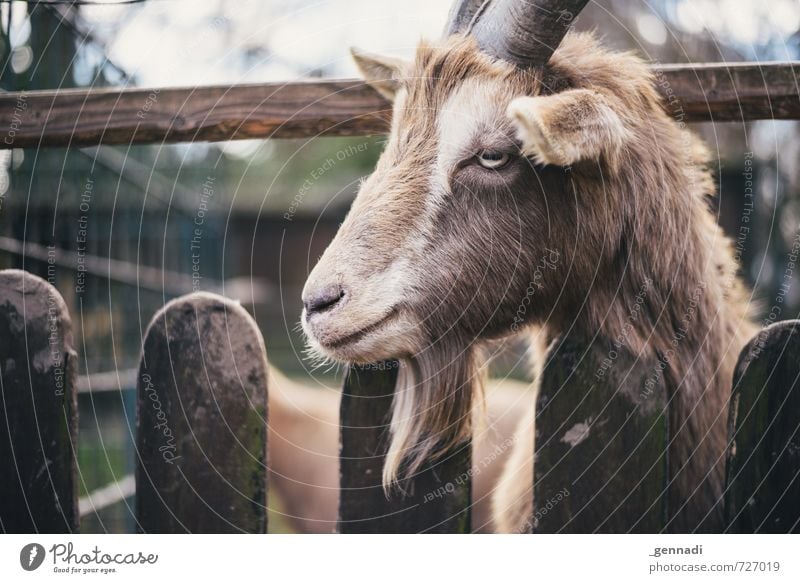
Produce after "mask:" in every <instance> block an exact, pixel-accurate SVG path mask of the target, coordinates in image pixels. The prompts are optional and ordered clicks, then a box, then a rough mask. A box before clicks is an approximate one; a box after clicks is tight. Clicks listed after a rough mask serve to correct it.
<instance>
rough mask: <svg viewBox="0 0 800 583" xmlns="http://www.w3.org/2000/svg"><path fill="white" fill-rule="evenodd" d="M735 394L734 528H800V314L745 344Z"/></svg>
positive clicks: (730, 524)
mask: <svg viewBox="0 0 800 583" xmlns="http://www.w3.org/2000/svg"><path fill="white" fill-rule="evenodd" d="M731 399H732V400H731V410H730V422H729V430H730V432H731V433H730V441H731V445H730V447H729V449H728V466H727V474H728V476H727V477H728V481H727V488H726V490H725V514H726V524H727V530H728V531H729V532H736V533H753V532H768V533H800V320H790V321H786V322H779V323H777V324H773V325H772V326H769V327H768V328H765V329H764V330H762V331H761V332H760V333H759V334H758V335H757V336H756V337H755V338H753V340H751V341H750V342H749V343H748V344H747V346H745V348H744V350H742V354H741V356H740V357H739V362H738V364H737V366H736V373H735V374H734V381H733V394H732V397H731Z"/></svg>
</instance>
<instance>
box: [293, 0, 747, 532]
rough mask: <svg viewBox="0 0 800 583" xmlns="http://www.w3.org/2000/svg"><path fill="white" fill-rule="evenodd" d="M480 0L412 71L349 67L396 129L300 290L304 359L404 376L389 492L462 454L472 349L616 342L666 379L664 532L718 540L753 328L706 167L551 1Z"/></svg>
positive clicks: (474, 382)
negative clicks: (741, 366) (637, 307)
mask: <svg viewBox="0 0 800 583" xmlns="http://www.w3.org/2000/svg"><path fill="white" fill-rule="evenodd" d="M486 4H487V3H483V4H481V6H480V7H476V4H475V3H474V2H472V3H467V8H468V10H467V11H466V12H463V11H462V12H458V8H457V10H456V12H455V14H456V16H455V17H454V22H455V23H456V24H455V25H451V28H450V30H449V32H454V34H450V35H449V36H447V38H445V39H444V40H443V41H442V42H440V43H439V44H437V45H434V44H431V43H428V42H421V43H420V45H419V46H418V48H417V50H416V54H415V57H414V59H413V60H412V61H411V62H405V61H402V60H399V59H397V58H393V57H381V56H377V55H371V54H367V53H363V52H359V51H354V58H355V60H356V63H357V64H358V66H359V68H360V70H361V72H362V73H363V75H364V77H365V80H366V81H367V82H368V83H370V84H371V85H372V86H373V87H374V88H375V89H376V90H377V91H378V92H380V93H381V94H382V95H384V96H385V97H387V98H388V99H390V100H391V101H392V103H393V117H392V123H391V130H390V134H389V138H388V142H387V144H386V148H385V150H384V152H383V153H382V155H381V158H380V160H379V161H378V163H377V166H376V169H375V171H374V172H373V173H372V174H371V175H370V176H369V177H368V178H367V179H366V180H365V181H364V182H363V183H362V185H361V188H360V190H359V192H358V195H357V197H356V199H355V201H354V203H353V206H352V208H351V210H350V212H349V214H348V216H347V217H346V219H345V221H344V222H343V224H342V225H341V228H340V229H339V231H338V233H337V235H336V237H335V238H334V240H333V241H332V242H331V244H330V246H329V247H328V248H327V249H326V251H325V252H324V254H323V255H322V257H321V258H320V260H319V262H318V263H317V265H316V266H315V267H314V269H313V270H312V272H311V274H310V275H309V277H308V280H307V282H306V284H305V287H304V290H303V294H302V299H303V304H304V310H303V315H302V325H303V328H304V331H305V333H306V335H307V338H308V342H309V345H310V347H311V349H312V350H313V351H315V352H316V353H318V354H319V355H322V356H324V357H326V358H330V359H334V360H337V361H342V362H353V363H368V362H374V361H378V360H385V359H398V360H399V361H400V363H401V369H400V375H399V379H398V384H397V387H396V392H395V397H394V403H393V413H392V418H391V427H390V434H391V443H390V445H389V449H388V453H387V457H386V461H385V467H384V473H383V480H384V484H385V487H386V489H387V492H389V493H390V494H391V490H392V488H393V486H394V485H399V486H400V487H401V488H402V484H403V483H404V481H405V480H407V479H408V478H409V477H410V476H411V475H413V474H414V473H415V472H416V471H418V470H419V469H420V467H421V466H422V465H423V464H426V463H431V462H432V461H434V460H436V459H437V456H439V455H441V453H443V452H444V451H446V450H447V449H448V448H450V447H452V446H454V445H455V444H457V443H459V442H462V441H463V440H465V439H467V438H469V436H470V434H471V432H472V426H471V419H472V415H471V412H472V410H473V407H474V406H475V404H476V403H477V402H478V401H479V400H480V390H481V387H480V380H479V379H480V370H479V369H480V360H479V358H478V356H477V355H478V354H479V351H480V347H481V345H482V344H484V343H485V342H486V341H489V340H492V339H496V338H501V337H504V336H507V335H509V334H511V333H512V332H514V331H515V330H516V329H518V328H520V327H523V326H524V327H529V330H530V337H531V344H532V346H534V347H535V349H534V352H535V353H536V354H541V353H542V350H543V348H542V347H544V346H546V345H547V343H548V342H549V341H550V340H551V339H552V338H553V337H554V336H555V335H557V334H558V333H559V332H563V331H567V330H572V331H573V332H574V331H578V332H581V333H583V334H585V336H586V337H587V338H590V337H592V336H593V335H595V334H596V333H599V334H601V335H602V336H605V337H607V338H624V339H625V344H626V348H627V349H628V350H630V351H631V352H632V353H633V354H635V355H643V356H649V357H653V358H656V359H658V361H659V362H661V363H662V364H663V367H664V372H663V377H664V382H665V384H666V386H667V390H668V394H669V396H670V399H669V405H668V407H669V411H668V419H669V424H670V426H671V427H674V428H676V430H675V433H674V435H675V437H674V439H673V440H672V442H671V443H670V444H669V446H668V455H669V469H668V471H669V475H670V485H669V496H670V499H674V500H676V501H680V502H681V504H675V506H674V507H675V508H677V507H678V506H681V508H680V510H678V511H676V514H675V516H673V517H671V528H672V529H673V530H676V531H683V532H685V531H693V530H716V529H718V528H719V520H720V519H721V517H720V513H719V511H718V510H717V508H719V505H718V504H717V503H718V500H719V498H720V495H721V492H722V483H723V466H722V459H723V457H724V456H723V452H724V449H725V445H726V422H727V416H726V410H727V401H728V397H729V392H730V385H731V379H732V375H733V369H734V366H735V362H736V358H737V356H738V354H739V352H740V350H741V348H742V347H743V345H744V343H745V342H746V340H747V339H749V337H750V336H751V335H752V333H753V325H752V323H751V321H750V318H749V316H748V309H747V304H748V302H747V299H748V294H747V291H746V289H745V286H744V285H743V284H742V283H741V281H740V279H739V277H738V275H737V266H736V264H735V261H734V259H733V253H732V249H731V244H730V242H729V240H728V239H727V238H726V237H725V235H724V234H723V233H722V231H721V229H720V228H719V227H718V225H717V224H716V222H715V220H714V215H713V213H712V211H711V209H710V206H709V201H710V199H711V197H712V196H713V195H714V193H715V186H714V181H713V178H712V175H711V173H710V171H709V170H708V168H707V165H708V162H709V152H708V150H707V149H706V148H705V146H704V145H703V144H702V142H701V141H700V140H699V139H698V138H697V137H696V136H695V135H693V134H692V133H691V132H690V131H689V130H688V129H686V127H685V126H684V125H683V124H682V123H680V122H679V121H676V120H674V119H672V118H671V117H670V116H669V115H668V114H667V113H666V112H665V109H664V107H663V104H662V100H661V98H660V96H659V93H658V92H657V91H656V89H655V80H654V78H653V76H652V74H651V72H650V70H649V68H648V66H647V65H646V63H645V62H643V61H642V60H641V59H640V58H638V57H637V56H635V55H634V54H631V53H620V52H612V51H609V50H606V49H604V48H603V47H602V46H601V45H600V43H599V42H598V41H597V40H596V39H595V38H594V36H593V35H591V34H585V33H584V34H578V33H566V35H565V29H566V27H565V26H563V25H558V24H556V22H555V19H557V18H560V17H561V16H559V15H560V14H561V15H562V16H563V14H562V13H560V12H559V11H557V10H551V11H550V12H548V11H547V10H545V8H546V6H545V5H548V2H538V3H537V4H538V5H539V7H535V8H524V7H525V6H527V5H526V3H524V2H518V3H517V2H514V0H497V1H496V2H494V3H489V7H488V8H486ZM558 4H559V3H558V2H550V3H549V6H550V8H551V9H552V8H553V7H554V6H557V5H558ZM561 4H562V5H563V4H565V3H564V2H561ZM566 4H571V5H574V6H576V7H577V10H579V9H580V8H582V7H583V5H584V4H585V1H582V0H578V1H573V2H571V3H569V2H567V3H566ZM542 6H544V8H542ZM521 7H523V8H521ZM542 10H544V11H545V13H546V14H544V15H543V13H542ZM570 20H571V18H570ZM466 21H469V25H468V26H466V28H465V25H464V22H466ZM459 27H460V28H459ZM554 30H555V31H556V32H553V31H554ZM498 31H504V32H503V34H502V35H500V33H499V32H498ZM537 31H538V32H540V33H541V35H540V36H537ZM559 31H560V32H559ZM564 35H565V36H564ZM562 36H563V37H564V38H563V42H561V44H560V46H559V47H558V48H557V49H556V50H555V51H554V52H553V50H552V49H549V50H548V45H549V46H555V45H557V44H558V41H559V40H561V37H562ZM542 38H545V40H546V41H547V42H543V41H542ZM526 43H527V44H526ZM551 53H552V54H551ZM543 264H544V265H545V268H544V269H542V267H541V266H542V265H543ZM531 286H533V287H531ZM530 289H533V290H534V292H535V293H534V295H533V299H532V301H530V302H529V305H526V309H525V310H523V311H522V314H521V313H520V310H519V309H518V308H519V306H520V303H521V301H522V300H523V298H526V297H528V294H529V293H530V291H529V290H530ZM642 289H646V293H645V294H644V298H643V304H642V310H641V315H640V317H638V318H637V319H636V320H635V321H634V322H633V323H632V326H630V325H628V324H629V323H628V322H627V320H628V319H627V318H626V314H627V313H628V312H629V309H630V306H631V304H632V302H633V300H634V297H635V295H636V294H637V293H638V292H639V291H640V290H642ZM623 332H624V334H623ZM529 413H530V415H531V417H529V419H528V420H527V422H526V423H524V424H523V425H522V426H521V428H520V436H519V438H518V439H517V443H518V444H519V445H518V446H517V447H519V448H520V449H519V451H517V452H514V453H512V454H511V456H510V461H509V463H508V464H507V468H506V476H505V477H504V478H502V479H501V485H500V487H498V489H497V491H496V494H495V509H496V510H495V512H496V516H495V520H496V523H497V525H498V529H499V530H501V531H508V532H513V531H518V530H521V529H524V528H525V526H524V525H525V524H526V523H527V522H528V521H529V518H530V515H531V511H532V507H531V505H532V492H531V483H532V482H531V481H532V479H533V459H532V456H533V440H534V436H533V417H532V415H534V411H532V410H531V411H529ZM683 502H685V504H684V503H683Z"/></svg>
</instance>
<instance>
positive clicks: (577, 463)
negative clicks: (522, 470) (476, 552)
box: [532, 336, 668, 533]
mask: <svg viewBox="0 0 800 583" xmlns="http://www.w3.org/2000/svg"><path fill="white" fill-rule="evenodd" d="M554 346H555V347H554V348H553V349H552V350H551V351H550V354H548V356H547V364H546V366H545V369H544V372H543V376H542V385H541V389H540V392H539V397H538V401H537V412H536V442H535V443H536V446H535V447H536V455H535V458H534V459H535V476H536V480H535V481H534V495H533V501H534V516H533V520H532V522H533V524H532V527H533V528H532V530H533V531H534V532H544V533H554V532H573V533H592V532H610V533H619V532H659V531H660V530H661V529H662V527H663V526H664V525H665V524H666V520H667V496H666V490H665V488H666V485H667V482H668V480H667V471H668V470H667V455H666V445H667V418H666V402H667V399H666V388H665V385H664V382H663V378H662V375H661V374H660V373H659V369H658V367H657V362H656V361H655V360H653V361H649V360H643V359H641V358H640V359H637V358H636V357H635V356H634V355H632V354H630V353H629V352H628V351H626V350H625V349H624V348H620V347H619V346H614V345H612V343H611V342H608V341H606V340H604V339H597V340H596V341H595V342H593V343H588V342H586V341H585V340H583V339H580V338H573V337H570V336H567V337H565V338H562V339H560V340H559V341H558V342H557V343H556V344H555V345H554Z"/></svg>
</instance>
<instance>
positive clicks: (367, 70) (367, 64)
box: [350, 47, 406, 101]
mask: <svg viewBox="0 0 800 583" xmlns="http://www.w3.org/2000/svg"><path fill="white" fill-rule="evenodd" d="M350 53H351V54H352V55H353V60H354V61H355V62H356V65H357V66H358V69H359V71H361V74H362V75H363V76H364V80H365V81H366V82H367V83H369V85H370V86H371V87H372V88H373V89H375V90H376V91H377V92H378V93H380V94H381V95H383V96H384V97H385V98H386V99H388V100H389V101H393V100H394V95H395V93H397V89H398V87H399V79H400V78H401V77H402V75H403V71H404V70H405V69H406V62H405V61H404V60H402V59H398V58H397V57H387V56H383V55H375V54H372V53H365V52H363V51H361V50H359V49H357V48H355V47H353V48H351V49H350Z"/></svg>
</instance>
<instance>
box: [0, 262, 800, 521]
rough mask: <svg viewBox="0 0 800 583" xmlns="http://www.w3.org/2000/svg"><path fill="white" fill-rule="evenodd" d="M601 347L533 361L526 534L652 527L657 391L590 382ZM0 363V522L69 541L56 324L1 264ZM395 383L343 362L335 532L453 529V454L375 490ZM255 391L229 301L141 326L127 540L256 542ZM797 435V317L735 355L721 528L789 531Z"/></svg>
mask: <svg viewBox="0 0 800 583" xmlns="http://www.w3.org/2000/svg"><path fill="white" fill-rule="evenodd" d="M607 353H608V347H607V346H605V345H603V344H602V343H599V342H598V343H595V344H587V343H586V342H584V341H583V339H579V338H570V337H566V338H562V339H561V341H560V342H557V343H556V344H555V345H554V348H553V349H552V351H551V354H550V355H549V358H548V363H549V364H548V365H547V366H546V368H545V370H544V373H543V379H542V389H541V394H540V397H539V404H538V406H539V409H540V413H539V415H538V417H537V420H536V424H537V425H536V432H537V451H536V463H537V477H538V479H537V480H536V485H535V491H534V501H535V502H536V506H535V508H536V514H535V517H536V519H535V520H533V521H532V525H531V526H532V530H533V531H534V532H629V531H633V532H660V531H662V530H665V529H666V530H668V527H667V522H668V517H669V516H670V508H669V507H668V506H669V500H668V498H667V495H666V494H667V488H666V483H667V480H666V475H667V474H666V459H665V447H664V445H665V435H666V433H667V429H666V427H665V423H666V420H665V418H664V411H665V408H664V405H665V402H666V395H665V394H664V390H663V387H662V386H659V385H658V384H656V385H653V384H652V383H650V384H648V378H649V377H650V376H651V374H650V373H651V372H652V370H653V367H652V366H651V365H653V364H654V363H647V362H641V361H639V360H637V359H635V358H632V357H628V355H625V354H620V355H619V356H618V358H616V360H615V365H614V367H613V368H611V369H609V372H608V375H606V376H605V378H604V381H603V382H598V381H597V375H596V371H597V370H598V369H599V368H601V367H602V363H603V359H604V358H606V356H607ZM0 354H3V355H4V356H3V358H4V362H2V363H0V367H2V374H1V375H0V383H1V384H0V388H2V401H1V402H0V405H2V406H0V467H2V468H4V471H5V472H6V474H5V475H6V478H5V479H4V480H2V481H0V529H1V530H3V531H4V532H48V533H57V532H74V531H76V530H77V529H78V527H79V525H78V507H77V498H76V492H77V490H78V483H77V479H78V478H77V473H76V464H75V444H76V441H77V434H76V433H77V423H76V419H77V411H76V406H75V402H76V401H75V399H76V393H77V387H76V382H75V362H76V356H77V355H76V353H75V349H74V347H73V344H72V331H71V321H70V317H69V314H68V313H67V311H66V307H65V304H64V302H63V300H62V298H61V296H60V295H59V293H58V291H57V290H56V289H55V288H53V287H52V286H51V285H50V284H48V283H47V282H45V281H44V280H42V279H40V278H38V277H36V276H33V275H31V274H29V273H26V272H24V271H19V270H5V271H0ZM396 374H397V369H396V366H395V365H394V363H381V364H377V365H374V366H366V367H353V368H352V369H351V370H350V372H349V374H348V376H347V379H346V381H345V385H344V391H343V396H342V405H341V454H340V460H341V500H340V512H339V531H340V532H450V533H463V532H469V531H470V506H471V502H470V481H471V476H472V474H473V468H472V462H471V457H470V447H469V444H468V443H467V444H462V445H461V446H459V447H458V448H456V449H455V450H453V451H451V452H448V454H447V455H446V456H445V457H444V459H442V460H440V461H438V462H436V463H435V464H434V465H432V466H431V467H428V468H425V469H423V471H421V472H420V473H419V474H418V475H417V476H416V477H415V478H414V479H413V480H412V482H411V484H410V485H409V487H408V488H407V490H408V492H407V494H406V495H405V496H400V495H394V496H392V497H390V498H387V497H386V496H385V495H384V492H383V488H382V487H381V484H380V475H381V468H382V466H383V458H384V454H385V447H386V438H387V435H386V430H387V425H388V423H387V421H388V419H387V414H388V411H389V405H390V403H391V399H392V392H393V390H394V381H395V378H396ZM267 391H268V375H267V360H266V351H265V347H264V343H263V340H262V338H261V334H260V332H259V331H258V328H257V327H256V325H255V322H254V321H253V319H252V318H251V317H250V316H249V315H248V314H247V312H246V311H245V310H244V309H243V308H241V306H239V305H238V304H236V303H234V302H231V301H230V300H227V299H225V298H223V297H221V296H217V295H215V294H210V293H196V294H190V295H187V296H182V297H180V298H178V299H176V300H173V301H172V302H170V303H168V304H167V305H166V306H164V307H163V308H162V309H161V310H160V311H159V312H158V313H157V314H156V315H155V316H154V317H153V319H152V321H151V323H150V326H149V328H148V330H147V333H146V335H145V339H144V346H143V350H142V356H141V363H140V366H139V370H138V373H137V394H138V404H137V425H136V442H137V456H138V459H137V469H136V475H135V493H136V494H135V495H136V504H135V507H136V522H137V527H138V529H139V530H140V531H142V532H253V533H259V532H266V530H267V512H266V494H267V475H268V472H267V467H268V466H267V464H268V460H267V455H266V452H267V423H268V411H267ZM632 396H633V397H632ZM576 404H577V406H576ZM601 410H602V411H603V415H604V417H605V418H606V419H607V420H608V421H607V423H605V424H597V425H596V426H595V427H594V428H593V429H592V434H591V436H583V435H578V434H577V433H575V427H580V423H582V422H584V421H585V419H587V418H590V417H592V416H593V415H597V414H598V412H599V411H601ZM569 432H572V433H575V435H573V436H572V437H573V439H565V436H567V435H569ZM799 432H800V321H787V322H781V323H778V324H775V325H773V326H770V327H769V328H766V329H764V330H763V331H762V332H760V333H759V335H758V336H757V337H756V338H754V339H753V340H752V342H751V343H750V344H749V345H748V346H747V347H745V349H744V350H743V352H742V356H741V358H740V361H739V365H738V368H737V373H736V378H735V381H734V391H733V398H732V406H731V421H730V442H731V445H730V449H729V456H728V483H727V487H726V490H725V514H726V525H727V526H726V530H727V531H730V532H798V531H800V433H799ZM120 488H122V486H120ZM126 488H127V490H128V491H130V487H128V486H126Z"/></svg>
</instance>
